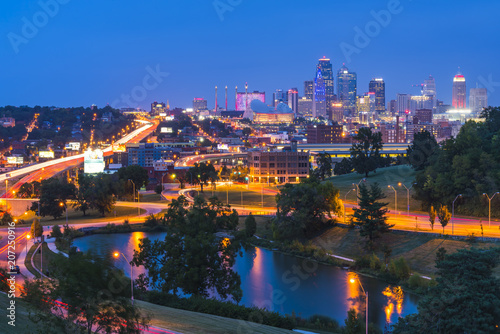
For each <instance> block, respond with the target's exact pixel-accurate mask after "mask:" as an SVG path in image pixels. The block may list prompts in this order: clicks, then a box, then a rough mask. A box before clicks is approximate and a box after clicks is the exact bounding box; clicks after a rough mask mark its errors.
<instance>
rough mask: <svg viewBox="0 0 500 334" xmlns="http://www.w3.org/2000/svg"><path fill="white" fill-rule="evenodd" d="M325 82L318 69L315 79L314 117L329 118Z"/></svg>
mask: <svg viewBox="0 0 500 334" xmlns="http://www.w3.org/2000/svg"><path fill="white" fill-rule="evenodd" d="M325 90H326V89H325V81H324V80H323V76H322V73H321V69H319V68H318V70H317V72H316V78H314V99H313V117H315V118H317V117H324V118H326V117H327V113H326V96H325Z"/></svg>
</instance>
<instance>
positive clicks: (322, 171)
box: [315, 153, 332, 180]
mask: <svg viewBox="0 0 500 334" xmlns="http://www.w3.org/2000/svg"><path fill="white" fill-rule="evenodd" d="M316 163H317V164H318V168H317V169H316V170H315V174H316V175H317V177H318V178H319V179H320V180H324V179H325V178H326V177H331V176H332V157H331V156H330V154H328V153H320V154H318V157H317V158H316Z"/></svg>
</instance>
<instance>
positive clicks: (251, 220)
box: [245, 213, 257, 237]
mask: <svg viewBox="0 0 500 334" xmlns="http://www.w3.org/2000/svg"><path fill="white" fill-rule="evenodd" d="M255 232H257V223H256V222H255V217H254V216H253V215H252V213H250V214H249V215H248V217H246V218H245V233H246V235H247V237H252V236H253V235H254V234H255Z"/></svg>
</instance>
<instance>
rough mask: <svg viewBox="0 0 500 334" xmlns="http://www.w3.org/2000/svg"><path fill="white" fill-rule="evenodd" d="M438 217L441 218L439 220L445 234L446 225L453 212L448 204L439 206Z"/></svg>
mask: <svg viewBox="0 0 500 334" xmlns="http://www.w3.org/2000/svg"><path fill="white" fill-rule="evenodd" d="M437 217H438V219H439V222H440V223H441V226H443V234H444V228H445V227H446V225H448V222H449V221H450V219H451V213H450V211H449V210H448V207H447V206H446V205H441V206H440V207H439V209H438V211H437Z"/></svg>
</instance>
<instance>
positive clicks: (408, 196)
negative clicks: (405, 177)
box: [398, 182, 415, 216]
mask: <svg viewBox="0 0 500 334" xmlns="http://www.w3.org/2000/svg"><path fill="white" fill-rule="evenodd" d="M414 184H415V183H414ZM414 184H412V185H411V186H410V188H408V187H407V186H405V184H404V183H402V182H399V183H398V186H400V187H401V186H403V187H405V189H406V210H407V214H406V215H407V216H409V215H410V190H411V188H413V185H414Z"/></svg>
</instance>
